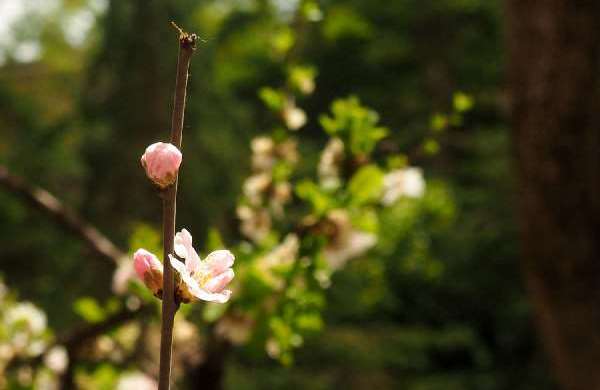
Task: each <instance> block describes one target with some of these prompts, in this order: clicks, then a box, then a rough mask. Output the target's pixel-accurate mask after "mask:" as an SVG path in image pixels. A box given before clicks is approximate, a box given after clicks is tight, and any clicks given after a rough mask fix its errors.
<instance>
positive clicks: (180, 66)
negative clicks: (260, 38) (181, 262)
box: [158, 23, 197, 390]
mask: <svg viewBox="0 0 600 390" xmlns="http://www.w3.org/2000/svg"><path fill="white" fill-rule="evenodd" d="M172 25H173V27H175V28H176V29H177V30H178V32H179V57H178V60H177V75H176V79H175V97H174V102H173V116H172V119H171V143H172V144H173V145H175V146H177V148H179V149H181V137H182V131H183V117H184V112H185V98H186V89H187V81H188V70H189V67H190V60H191V58H192V54H193V53H194V50H195V48H196V39H197V37H196V34H188V33H186V32H184V31H183V30H181V29H180V28H179V27H178V26H177V25H176V24H175V23H172ZM163 195H164V197H163V245H164V258H163V264H164V272H163V300H162V321H161V330H160V332H161V337H160V374H159V380H158V388H159V390H169V387H170V385H171V354H172V346H173V322H174V319H175V312H176V311H177V305H178V304H177V303H176V302H175V279H174V275H173V268H172V267H171V263H170V261H169V255H170V254H173V247H174V243H173V239H174V237H175V215H176V199H177V179H175V183H174V184H173V185H172V186H170V187H168V188H167V189H166V190H165V192H164V194H163Z"/></svg>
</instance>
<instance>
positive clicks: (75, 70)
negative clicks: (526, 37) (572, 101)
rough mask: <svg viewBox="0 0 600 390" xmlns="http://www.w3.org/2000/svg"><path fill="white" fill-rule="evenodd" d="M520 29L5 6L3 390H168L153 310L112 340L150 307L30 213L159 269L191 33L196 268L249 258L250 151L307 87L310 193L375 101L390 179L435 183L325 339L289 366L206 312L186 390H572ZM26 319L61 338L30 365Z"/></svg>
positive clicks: (182, 2)
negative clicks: (536, 285) (539, 290)
mask: <svg viewBox="0 0 600 390" xmlns="http://www.w3.org/2000/svg"><path fill="white" fill-rule="evenodd" d="M505 19H506V15H505V13H504V11H503V4H502V3H501V2H500V1H496V0H437V1H421V0H402V1H386V0H323V1H318V2H317V1H312V0H302V1H300V0H293V1H292V0H290V1H284V0H202V1H192V0H123V1H117V0H114V1H109V0H1V1H0V168H2V169H3V171H2V172H1V173H2V175H0V176H2V183H1V185H0V273H1V277H2V279H3V285H4V287H3V289H2V297H3V298H2V299H3V300H4V301H5V302H4V303H3V304H2V305H3V306H4V307H0V312H3V314H2V316H1V317H2V318H3V324H4V325H3V327H4V329H3V330H1V331H0V362H1V363H0V368H1V369H2V370H3V376H4V380H3V381H2V382H1V383H0V386H6V387H8V388H15V389H26V388H57V387H52V386H62V388H68V387H69V386H71V387H75V388H82V389H113V388H117V386H125V385H124V384H123V383H127V382H126V381H127V380H130V381H135V380H138V381H140V382H138V384H137V385H135V386H140V387H135V388H143V387H141V386H142V384H141V383H144V381H146V383H148V382H149V381H150V383H151V378H156V373H157V371H156V361H157V354H158V349H157V348H156V345H157V344H156V338H157V332H156V326H157V324H158V318H159V316H158V311H157V308H156V307H155V308H154V309H151V310H150V312H149V313H146V314H144V316H141V317H140V318H144V319H143V320H142V321H141V322H136V321H135V320H133V321H129V322H127V321H124V322H120V321H116V322H115V324H108V325H107V324H106V320H107V319H110V318H113V317H114V316H113V314H114V313H117V314H118V313H121V312H120V310H121V308H129V309H131V310H137V308H138V307H139V305H140V300H141V299H142V298H139V297H136V295H135V294H133V293H132V294H133V295H130V296H128V297H123V296H119V295H116V294H115V291H114V289H113V284H114V282H113V278H114V273H115V265H114V263H113V262H111V261H109V260H107V258H106V256H104V257H103V256H102V255H101V254H99V253H98V252H97V251H95V250H93V249H90V247H89V245H88V244H87V243H86V242H85V241H84V240H82V238H81V232H80V231H79V232H78V231H73V229H72V226H71V228H69V226H70V225H69V221H66V222H65V221H64V215H63V216H62V217H61V212H62V211H64V210H62V209H60V208H59V212H58V216H57V215H56V214H55V215H52V214H51V213H50V214H49V213H48V210H45V209H44V207H42V208H40V207H39V205H38V207H35V199H33V200H32V199H31V194H32V193H33V194H35V193H36V192H35V191H39V190H38V189H37V188H38V187H39V188H42V189H45V190H47V191H48V192H49V193H51V194H53V195H54V196H56V198H58V199H59V200H60V201H61V202H62V204H63V205H65V206H66V207H69V208H71V209H72V210H76V213H77V214H78V215H79V217H77V221H78V222H81V221H87V222H88V223H90V224H91V225H93V226H95V227H96V228H97V229H98V231H100V232H102V233H103V234H104V235H105V236H106V237H108V238H109V239H110V240H111V241H112V242H113V243H114V244H115V246H116V247H118V248H120V250H121V251H123V252H124V253H132V251H134V250H135V249H137V247H138V246H139V245H140V243H143V244H144V245H146V246H152V245H155V247H159V246H160V243H159V242H158V237H160V228H161V225H160V223H161V220H160V218H161V209H160V201H159V198H158V196H157V194H156V191H155V190H154V189H153V188H152V186H151V185H150V184H149V183H148V182H147V180H146V178H145V175H144V172H143V170H142V169H141V168H140V167H139V156H140V155H141V153H142V152H143V150H144V148H145V147H146V146H147V145H148V144H149V143H151V142H154V141H157V140H166V139H167V137H168V134H169V127H170V110H171V105H172V91H173V85H174V76H175V67H176V59H177V40H176V33H175V31H174V30H173V29H172V28H171V26H170V25H169V21H171V20H175V21H177V23H178V24H179V25H180V26H182V27H183V28H185V29H186V30H189V31H194V32H196V33H198V35H199V36H200V38H201V41H200V43H199V46H198V49H197V52H196V54H195V55H194V58H193V61H192V65H191V70H190V74H191V77H190V85H189V90H188V94H189V99H188V106H187V110H186V121H185V127H184V136H183V138H184V163H183V170H182V173H181V176H180V189H179V198H178V204H179V213H178V222H177V225H178V226H179V227H187V228H188V229H189V230H190V231H192V232H193V234H194V237H195V242H196V245H198V246H199V248H203V249H205V248H208V247H210V246H211V244H210V243H211V242H212V243H214V242H219V243H223V245H224V246H227V247H232V248H237V249H236V250H238V251H242V250H243V248H245V247H247V246H248V245H249V244H248V243H247V242H246V241H247V238H246V237H244V235H243V234H242V233H241V232H240V223H239V215H237V213H236V208H237V206H238V205H239V203H240V199H241V198H243V196H244V194H243V191H242V188H243V184H244V180H245V179H246V178H247V177H248V176H249V175H250V174H251V173H252V169H253V168H252V162H251V149H250V143H251V140H252V139H253V138H255V137H257V136H260V135H265V134H270V133H271V132H274V133H273V134H279V133H280V132H282V131H285V132H287V133H290V131H289V130H282V129H280V128H279V127H281V124H280V121H279V119H280V118H278V117H277V115H274V113H273V110H272V108H273V107H269V98H268V96H267V95H268V92H266V91H269V89H265V88H272V90H278V88H283V90H284V91H285V86H286V85H288V84H286V83H289V81H288V77H289V72H290V69H292V67H293V66H294V65H302V66H306V68H303V69H305V70H306V69H309V71H308V72H307V73H305V74H303V76H302V75H301V76H302V77H305V78H306V80H304V81H305V82H311V83H314V91H312V90H311V91H310V93H306V94H297V96H296V99H295V103H294V104H295V105H297V107H299V108H301V109H302V110H303V111H304V113H305V114H306V118H307V120H306V123H305V124H303V126H302V127H301V128H300V129H299V130H297V131H295V132H291V133H293V134H292V135H293V137H294V139H296V140H297V141H298V145H299V148H300V157H301V158H300V161H299V163H298V168H297V169H298V172H300V173H299V174H303V175H305V176H310V175H311V174H312V175H314V172H315V169H316V168H315V167H316V166H317V164H318V161H319V156H320V153H321V151H322V149H323V147H324V146H325V144H326V142H327V140H328V135H327V134H326V132H324V131H323V126H322V125H321V123H322V121H320V120H319V118H320V116H321V115H322V114H326V113H328V112H330V107H331V103H332V102H333V101H335V100H336V99H344V98H347V97H348V96H356V97H358V98H359V99H360V102H361V104H363V105H364V106H366V107H369V108H370V109H372V110H374V111H376V112H377V113H378V114H379V124H380V125H381V126H385V127H386V128H387V129H389V133H388V135H387V136H386V138H385V139H384V140H382V142H381V145H380V146H379V147H378V148H377V149H376V150H375V151H374V152H373V153H374V155H375V158H379V157H378V156H383V155H385V154H386V153H388V154H389V153H391V154H393V155H394V156H396V157H399V158H400V160H401V161H404V162H408V164H410V165H411V166H418V167H420V168H422V171H423V173H424V178H425V182H426V191H425V194H424V195H423V196H422V197H420V198H418V199H410V200H406V201H400V202H398V203H397V204H396V205H394V206H392V207H389V208H385V210H382V211H381V212H380V213H379V214H378V216H379V227H378V231H377V245H376V246H375V247H374V248H373V249H372V250H370V251H368V252H366V253H364V254H363V255H361V256H359V257H357V258H356V259H352V260H351V261H349V262H348V263H347V264H346V266H345V267H344V268H343V269H341V270H339V271H338V272H335V273H333V274H332V275H331V280H330V285H328V286H327V288H324V289H323V290H322V297H323V304H322V305H320V306H319V309H318V311H319V317H318V320H315V321H316V323H317V326H314V327H313V328H315V329H312V328H311V329H312V330H311V331H310V332H306V333H304V334H302V342H301V343H297V344H298V345H297V348H293V352H292V353H291V354H290V355H286V357H285V359H281V356H278V354H277V353H273V351H269V347H268V343H267V344H265V339H266V340H268V336H265V335H264V334H262V335H261V334H260V333H261V332H260V331H258V332H257V333H259V334H258V336H256V337H253V338H252V339H251V340H256V341H244V342H240V343H233V344H234V345H231V344H230V343H227V345H225V346H224V345H222V344H219V343H218V342H215V341H214V340H212V339H211V338H210V337H209V336H207V333H209V332H212V331H213V328H214V327H215V326H216V325H215V324H216V323H218V320H217V319H218V316H219V314H218V313H217V314H215V313H212V312H211V311H210V310H208V313H207V310H206V309H205V308H204V307H203V305H202V304H199V305H198V307H196V308H192V309H190V310H189V312H186V313H187V318H188V320H187V322H186V323H185V324H183V325H180V328H181V329H185V331H187V332H189V333H191V334H193V335H194V337H195V338H194V339H193V340H194V342H187V343H185V345H186V348H184V347H180V348H179V349H178V347H177V344H176V349H175V351H176V352H175V354H176V355H177V354H178V353H179V354H180V355H182V356H180V357H179V358H177V357H176V362H175V366H176V377H177V381H178V384H179V387H178V388H190V389H192V388H202V389H213V388H214V389H218V388H223V389H335V388H340V387H344V388H345V389H348V390H350V389H352V390H354V389H356V390H358V389H372V388H377V389H406V390H429V389H445V390H450V389H490V390H496V389H554V388H555V386H556V385H555V379H554V376H553V375H552V374H551V369H550V368H549V367H550V365H549V360H548V359H547V358H546V355H545V354H544V352H543V348H542V343H540V341H539V337H538V335H537V332H536V330H535V326H534V321H533V309H532V305H531V304H530V302H529V300H528V299H527V296H526V292H525V287H524V286H525V283H524V281H523V277H522V276H521V272H520V266H519V262H520V260H519V259H520V255H519V253H520V249H519V240H518V229H517V209H516V207H515V206H516V198H517V194H518V191H517V185H516V176H515V173H514V169H513V168H514V166H513V164H512V155H513V154H512V151H511V150H512V149H511V146H510V145H511V144H510V136H511V133H510V131H509V124H508V117H509V98H508V96H507V95H508V94H507V92H506V90H505V85H506V83H505V81H506V73H505V69H506V67H505V64H506V62H507V58H506V50H505V46H506V45H505V43H504V36H505V33H504V30H505V27H506V23H505ZM305 86H306V85H305ZM309 86H310V84H309ZM272 90H271V91H272ZM265 102H266V103H267V104H265ZM271 103H273V102H272V101H271ZM395 161H396V162H398V161H397V160H395ZM399 164H402V162H400V163H399ZM310 172H313V173H310ZM15 183H16V184H15ZM28 191H29V192H28ZM37 194H38V195H39V194H40V192H37ZM42 198H44V197H43V196H42ZM46 199H47V198H46ZM238 211H239V210H238ZM79 218H80V219H79ZM290 218H291V219H292V220H293V218H297V217H295V216H294V215H291V216H290ZM67 219H68V218H67ZM282 231H283V230H282ZM217 232H218V233H217ZM280 238H281V237H280ZM153 243H154V244H153ZM244 245H246V246H244ZM240 248H241V249H240ZM203 253H206V251H203ZM236 254H237V253H236ZM238 258H239V259H238V261H239V262H240V264H241V262H243V261H244V260H243V258H244V256H243V255H241V257H240V256H238ZM138 289H139V286H138ZM142 295H143V294H142ZM31 305H35V307H37V309H35V308H34V307H32V306H31ZM13 306H18V307H19V308H20V310H21V312H22V313H25V314H22V313H21V315H22V316H23V317H22V318H21V317H19V318H21V322H23V323H24V324H25V325H23V326H26V327H29V328H28V329H29V331H32V329H33V328H35V329H38V330H39V329H43V330H40V331H39V332H38V333H39V338H40V340H41V341H40V340H38V341H40V345H37V346H36V347H35V348H33V350H32V352H31V353H29V352H28V353H26V354H25V355H23V356H17V355H15V354H16V352H15V350H16V349H14V348H16V347H14V348H13V347H11V345H13V344H14V338H15V337H16V336H15V334H13V333H10V332H12V331H10V330H8V329H9V327H10V326H9V325H7V324H9V322H10V316H11V315H13V316H14V313H13V314H10V315H9V314H7V313H9V312H10V310H9V308H10V307H13ZM39 310H41V311H42V312H43V313H42V314H41V313H40V312H39ZM216 310H217V311H218V309H216ZM13 311H14V310H13ZM213 311H214V310H213ZM211 313H212V314H211ZM119 315H120V314H119ZM28 316H29V317H28ZM36 316H37V317H36ZM126 316H127V315H126ZM33 317H35V318H33ZM32 318H33V319H32ZM36 318H37V320H36ZM311 318H312V317H311ZM254 320H255V321H260V320H261V319H260V318H254ZM36 321H37V322H36ZM94 324H96V325H98V324H99V325H100V326H105V327H104V328H101V329H100V330H98V329H96V330H97V332H96V333H95V334H94V335H93V336H90V337H83V339H82V340H81V342H80V343H79V342H74V343H75V344H76V345H75V346H72V345H70V344H65V345H67V347H68V348H67V350H68V351H67V355H68V357H69V359H68V360H69V363H68V366H69V367H68V372H69V376H70V378H69V383H68V384H65V382H61V375H63V374H64V369H63V367H62V366H61V359H60V357H63V358H64V356H63V355H64V353H62V354H61V353H56V354H55V355H56V356H55V359H54V360H55V362H54V367H53V364H52V359H50V358H45V357H44V358H42V357H40V355H39V354H40V353H43V351H45V350H46V349H45V348H46V347H47V346H48V345H51V344H52V341H50V340H59V341H60V340H63V341H64V340H65V339H60V337H63V336H61V335H68V334H70V333H69V332H73V329H76V330H77V329H84V331H85V330H86V329H87V330H89V329H90V326H93V325H94ZM13 325H14V324H13ZM271 325H272V323H271ZM86 326H87V328H86ZM176 326H179V325H176ZM36 327H37V328H36ZM271 328H273V327H271ZM309 328H310V327H309ZM317 328H318V329H317ZM140 329H141V330H140ZM242 331H243V330H242ZM184 333H185V332H184ZM28 337H29V336H28ZM32 337H33V336H32ZM36 337H37V336H36ZM57 337H58V339H57ZM65 337H66V336H65ZM182 337H183V336H182ZM281 337H283V336H281ZM290 337H291V336H290ZM32 340H33V339H32ZM32 340H29V341H27V342H28V343H30V342H31V343H33V342H35V341H32ZM69 340H71V339H69ZM211 340H212V341H211ZM291 340H292V342H291V343H292V344H294V342H293V340H295V339H294V338H293V337H292V339H291ZM280 341H281V340H280ZM153 343H154V344H153ZM153 346H154V347H153ZM11 348H13V349H14V350H13V349H11ZM36 348H37V349H36ZM153 348H154V349H153ZM62 352H64V349H63V350H62ZM47 355H48V354H47V353H46V354H45V355H44V356H47ZM63 360H64V359H63ZM62 363H64V362H62ZM40 378H41V379H40ZM40 381H41V382H40ZM42 383H43V384H42ZM61 383H62V385H61ZM129 383H133V382H129ZM36 386H37V387H36ZM44 386H45V387H44ZM129 386H130V387H129V388H134V387H131V386H134V385H131V384H130V385H129ZM150 386H151V385H150ZM150 388H151V387H150Z"/></svg>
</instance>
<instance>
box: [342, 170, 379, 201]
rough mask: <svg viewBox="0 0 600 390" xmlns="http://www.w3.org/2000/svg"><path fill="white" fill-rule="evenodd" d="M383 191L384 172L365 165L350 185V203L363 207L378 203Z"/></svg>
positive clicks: (353, 177)
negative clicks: (362, 205) (373, 202)
mask: <svg viewBox="0 0 600 390" xmlns="http://www.w3.org/2000/svg"><path fill="white" fill-rule="evenodd" d="M382 189H383V172H382V171H381V169H379V168H378V167H377V166H375V165H372V164H371V165H365V166H364V167H362V168H360V169H359V170H358V172H356V173H355V174H354V176H352V179H350V183H349V184H348V193H349V194H350V196H351V199H350V203H352V204H355V205H361V204H365V203H368V202H372V201H378V200H379V198H380V196H381V191H382Z"/></svg>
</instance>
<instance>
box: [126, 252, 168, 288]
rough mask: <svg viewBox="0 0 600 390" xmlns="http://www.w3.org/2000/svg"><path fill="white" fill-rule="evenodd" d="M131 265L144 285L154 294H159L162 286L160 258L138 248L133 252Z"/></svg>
mask: <svg viewBox="0 0 600 390" xmlns="http://www.w3.org/2000/svg"><path fill="white" fill-rule="evenodd" d="M133 267H134V268H135V273H136V274H137V275H138V277H139V278H140V279H142V280H143V281H144V284H145V285H146V287H148V288H149V289H150V290H151V291H152V293H153V294H154V295H156V296H160V295H161V294H162V287H163V265H162V263H161V262H160V260H158V258H157V257H156V256H154V255H153V254H152V253H150V252H148V251H147V250H145V249H141V248H140V249H138V250H137V251H136V252H135V253H134V254H133Z"/></svg>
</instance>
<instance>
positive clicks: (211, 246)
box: [206, 227, 225, 252]
mask: <svg viewBox="0 0 600 390" xmlns="http://www.w3.org/2000/svg"><path fill="white" fill-rule="evenodd" d="M224 246H225V245H223V239H222V238H221V233H219V231H218V230H217V229H216V228H214V227H211V228H210V229H208V237H207V238H206V250H207V251H209V252H210V251H214V250H217V249H221V248H223V247H224Z"/></svg>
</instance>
